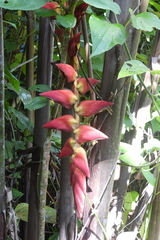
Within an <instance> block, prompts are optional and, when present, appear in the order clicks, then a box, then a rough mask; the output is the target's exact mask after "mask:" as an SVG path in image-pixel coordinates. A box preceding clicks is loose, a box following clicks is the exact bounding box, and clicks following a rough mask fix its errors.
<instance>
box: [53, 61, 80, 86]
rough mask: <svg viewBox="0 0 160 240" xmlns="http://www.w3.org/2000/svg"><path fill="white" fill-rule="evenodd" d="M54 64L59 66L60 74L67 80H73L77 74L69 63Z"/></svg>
mask: <svg viewBox="0 0 160 240" xmlns="http://www.w3.org/2000/svg"><path fill="white" fill-rule="evenodd" d="M56 66H57V67H58V68H59V70H60V72H61V73H62V75H63V76H64V77H65V78H66V79H67V82H73V81H75V79H76V77H77V76H78V75H77V72H76V71H75V70H74V68H73V67H72V66H71V65H69V64H64V63H57V64H56Z"/></svg>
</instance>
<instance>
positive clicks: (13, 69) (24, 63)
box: [10, 55, 38, 72]
mask: <svg viewBox="0 0 160 240" xmlns="http://www.w3.org/2000/svg"><path fill="white" fill-rule="evenodd" d="M37 57H38V55H36V56H35V57H33V58H31V59H29V60H27V61H25V62H23V63H21V64H19V65H18V66H16V67H15V68H12V69H11V70H10V72H14V71H15V70H16V69H18V68H20V67H22V66H23V65H26V64H27V63H29V62H31V61H33V60H34V59H36V58H37Z"/></svg>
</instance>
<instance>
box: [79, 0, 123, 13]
mask: <svg viewBox="0 0 160 240" xmlns="http://www.w3.org/2000/svg"><path fill="white" fill-rule="evenodd" d="M84 2H85V3H88V4H89V5H91V6H93V7H96V8H101V9H106V10H111V11H112V12H114V13H115V14H120V13H121V9H120V7H119V5H118V4H117V3H115V2H113V1H112V0H107V1H106V0H98V1H97V0H84Z"/></svg>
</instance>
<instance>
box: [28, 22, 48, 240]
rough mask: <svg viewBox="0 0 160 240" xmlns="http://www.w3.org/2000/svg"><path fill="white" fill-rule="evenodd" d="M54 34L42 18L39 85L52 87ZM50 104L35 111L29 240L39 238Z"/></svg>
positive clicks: (38, 72) (39, 48)
mask: <svg viewBox="0 0 160 240" xmlns="http://www.w3.org/2000/svg"><path fill="white" fill-rule="evenodd" d="M52 53H53V32H52V29H51V26H50V20H49V18H41V20H40V31H39V46H38V70H37V84H46V85H48V86H50V85H51V81H52V68H51V62H52ZM49 112H50V111H49V104H48V105H46V106H45V107H43V108H41V109H38V110H36V111H35V127H34V146H37V147H38V149H39V150H38V151H37V152H36V153H34V154H33V158H32V159H33V161H34V162H35V164H34V166H33V167H32V168H31V186H30V196H29V218H28V239H30V240H35V239H38V237H39V177H40V175H39V174H40V172H39V170H40V168H39V167H40V165H39V164H40V161H41V160H42V159H41V156H42V155H41V154H42V152H41V149H42V146H43V143H44V141H45V136H46V133H47V130H46V129H44V128H42V125H43V124H45V123H46V122H48V121H49Z"/></svg>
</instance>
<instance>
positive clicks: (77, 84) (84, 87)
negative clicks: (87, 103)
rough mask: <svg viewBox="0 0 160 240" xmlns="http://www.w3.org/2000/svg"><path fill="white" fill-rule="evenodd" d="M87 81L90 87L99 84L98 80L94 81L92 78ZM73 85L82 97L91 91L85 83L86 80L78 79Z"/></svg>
mask: <svg viewBox="0 0 160 240" xmlns="http://www.w3.org/2000/svg"><path fill="white" fill-rule="evenodd" d="M88 80H89V82H90V83H91V85H95V84H97V83H99V82H100V81H99V80H97V79H94V78H88ZM74 84H75V87H76V88H77V89H78V91H79V93H80V94H82V95H83V94H85V93H86V92H88V91H89V90H90V89H91V86H90V85H89V83H88V82H87V80H86V78H78V79H77V80H76V81H75V82H74Z"/></svg>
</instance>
